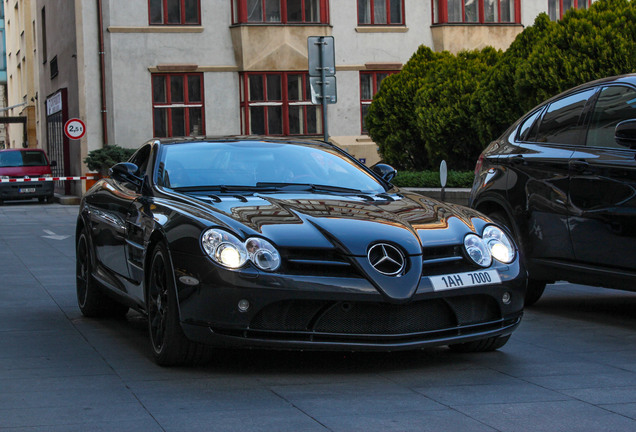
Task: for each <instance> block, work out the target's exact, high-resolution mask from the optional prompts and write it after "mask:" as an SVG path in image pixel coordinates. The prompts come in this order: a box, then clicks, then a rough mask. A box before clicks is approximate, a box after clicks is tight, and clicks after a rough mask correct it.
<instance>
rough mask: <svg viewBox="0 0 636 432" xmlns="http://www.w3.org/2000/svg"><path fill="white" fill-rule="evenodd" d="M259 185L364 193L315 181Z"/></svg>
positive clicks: (261, 183) (258, 184)
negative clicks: (314, 182)
mask: <svg viewBox="0 0 636 432" xmlns="http://www.w3.org/2000/svg"><path fill="white" fill-rule="evenodd" d="M256 186H257V187H266V188H267V187H270V188H275V189H276V190H301V191H303V190H305V191H306V190H310V191H317V192H340V193H352V194H359V193H364V192H362V191H361V190H359V189H352V188H346V187H340V186H330V185H317V184H313V183H266V182H259V183H256Z"/></svg>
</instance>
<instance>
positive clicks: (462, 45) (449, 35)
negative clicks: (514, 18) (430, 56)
mask: <svg viewBox="0 0 636 432" xmlns="http://www.w3.org/2000/svg"><path fill="white" fill-rule="evenodd" d="M431 31H432V33H433V49H434V50H435V51H438V52H441V51H450V52H451V53H453V54H457V53H458V52H459V51H462V50H473V49H482V48H485V47H486V46H492V47H494V48H497V49H501V50H505V49H507V48H508V47H509V46H510V44H511V43H512V41H514V40H515V38H516V37H517V35H518V34H519V33H521V32H522V31H523V26H522V25H519V24H516V25H489V26H484V25H455V24H453V25H439V26H433V27H431Z"/></svg>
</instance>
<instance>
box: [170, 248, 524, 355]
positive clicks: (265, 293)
mask: <svg viewBox="0 0 636 432" xmlns="http://www.w3.org/2000/svg"><path fill="white" fill-rule="evenodd" d="M172 259H173V265H174V268H175V279H176V284H177V292H178V299H179V308H180V316H181V323H182V328H183V330H184V333H185V334H186V336H187V337H188V338H189V339H192V340H195V341H198V342H201V343H205V344H210V345H223V346H243V347H269V348H281V349H314V350H349V351H352V350H353V351H365V350H382V351H394V350H404V349H414V348H420V347H426V346H435V345H447V344H454V343H463V342H468V341H471V340H476V339H483V338H487V337H493V336H499V335H507V334H510V333H512V331H513V330H514V329H515V328H516V327H517V326H518V325H519V323H520V321H521V317H522V314H523V299H524V297H525V286H526V277H525V269H524V268H523V267H522V266H521V265H520V264H519V263H518V260H517V261H516V262H514V263H513V264H510V265H498V266H496V267H494V269H496V270H497V272H498V273H499V275H500V277H501V280H502V283H501V284H492V285H480V286H472V287H467V288H459V289H452V290H445V291H434V290H433V287H432V285H431V283H430V281H429V278H428V277H427V276H423V277H422V278H421V280H420V283H419V286H418V290H417V292H416V293H415V295H414V296H413V297H412V298H411V299H410V300H408V301H399V302H397V301H392V300H391V299H387V298H386V297H385V296H383V295H381V294H380V292H379V291H378V290H377V289H376V288H375V287H374V286H373V285H372V284H371V283H370V282H369V281H368V280H367V279H365V278H362V277H320V276H304V275H274V274H267V273H264V272H258V271H256V270H254V269H246V270H241V271H229V270H225V269H221V268H219V267H218V266H215V265H213V264H212V263H211V262H210V260H209V259H207V258H206V257H198V256H192V255H188V254H180V253H173V254H172ZM188 269H190V270H188ZM195 269H196V270H195Z"/></svg>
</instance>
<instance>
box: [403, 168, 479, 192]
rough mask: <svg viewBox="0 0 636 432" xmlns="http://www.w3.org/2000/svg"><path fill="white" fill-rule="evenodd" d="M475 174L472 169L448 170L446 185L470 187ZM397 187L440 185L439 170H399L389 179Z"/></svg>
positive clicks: (434, 186) (436, 186) (432, 186)
mask: <svg viewBox="0 0 636 432" xmlns="http://www.w3.org/2000/svg"><path fill="white" fill-rule="evenodd" d="M474 178H475V174H474V172H473V171H452V170H451V171H448V176H447V179H446V187H449V188H470V187H472V185H473V179H474ZM391 183H393V184H394V185H396V186H399V187H419V188H422V187H431V188H438V187H441V184H440V180H439V171H430V170H429V171H401V172H398V174H397V175H396V176H395V178H394V179H393V180H391Z"/></svg>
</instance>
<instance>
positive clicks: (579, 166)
mask: <svg viewBox="0 0 636 432" xmlns="http://www.w3.org/2000/svg"><path fill="white" fill-rule="evenodd" d="M568 165H569V166H570V169H571V170H572V171H576V172H583V171H585V170H587V169H588V168H589V167H590V164H589V163H587V162H585V161H582V160H571V161H570V162H568Z"/></svg>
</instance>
